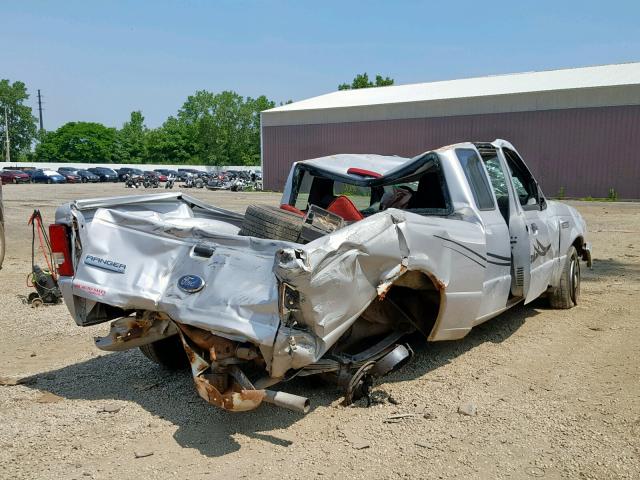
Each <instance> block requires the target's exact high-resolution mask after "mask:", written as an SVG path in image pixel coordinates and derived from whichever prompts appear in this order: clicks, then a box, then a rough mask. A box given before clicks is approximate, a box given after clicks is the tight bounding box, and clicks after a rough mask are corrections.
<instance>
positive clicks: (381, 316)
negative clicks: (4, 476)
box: [362, 270, 442, 338]
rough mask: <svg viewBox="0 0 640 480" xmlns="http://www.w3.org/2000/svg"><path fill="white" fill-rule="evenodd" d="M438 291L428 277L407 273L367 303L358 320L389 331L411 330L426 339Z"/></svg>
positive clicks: (436, 309)
mask: <svg viewBox="0 0 640 480" xmlns="http://www.w3.org/2000/svg"><path fill="white" fill-rule="evenodd" d="M441 290H442V288H441V287H439V283H438V282H437V281H436V280H434V279H433V277H432V276H431V275H429V274H427V273H425V272H422V271H420V270H409V271H407V272H405V273H404V274H403V275H402V276H400V277H399V278H398V279H396V281H395V282H393V284H392V285H391V286H390V287H389V288H388V289H387V290H386V291H385V292H384V293H383V294H382V295H379V296H378V297H377V298H376V299H375V300H374V301H373V302H371V304H369V307H367V309H366V310H365V311H364V312H363V313H362V319H363V320H365V321H367V322H368V323H373V324H386V325H387V326H388V327H390V328H391V329H401V328H405V327H413V328H414V329H416V330H418V331H419V332H420V333H422V334H423V335H424V336H425V337H427V338H428V337H429V335H430V334H431V331H432V330H433V327H434V326H435V324H436V321H437V319H438V315H439V313H440V306H441V304H442V299H441V293H442V291H441ZM403 324H405V325H403ZM406 324H409V325H406Z"/></svg>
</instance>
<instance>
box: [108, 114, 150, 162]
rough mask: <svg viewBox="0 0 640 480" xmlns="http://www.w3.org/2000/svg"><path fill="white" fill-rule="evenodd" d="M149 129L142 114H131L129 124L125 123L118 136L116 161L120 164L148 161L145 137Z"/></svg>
mask: <svg viewBox="0 0 640 480" xmlns="http://www.w3.org/2000/svg"><path fill="white" fill-rule="evenodd" d="M146 133H147V127H145V125H144V117H143V116H142V112H140V111H135V112H131V117H130V120H129V121H128V122H125V123H124V125H123V126H122V128H121V129H120V130H118V135H117V141H118V145H117V150H116V152H117V153H116V156H117V158H115V159H114V160H115V161H117V162H119V163H143V162H145V160H146V159H147V156H146V144H145V135H146Z"/></svg>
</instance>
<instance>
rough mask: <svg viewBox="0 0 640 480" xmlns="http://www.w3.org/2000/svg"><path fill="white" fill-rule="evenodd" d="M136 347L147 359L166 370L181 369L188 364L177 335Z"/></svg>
mask: <svg viewBox="0 0 640 480" xmlns="http://www.w3.org/2000/svg"><path fill="white" fill-rule="evenodd" d="M138 348H139V349H140V351H141V352H142V353H143V354H144V356H145V357H147V358H148V359H149V360H151V361H152V362H154V363H157V364H158V365H160V366H161V367H163V368H166V369H168V370H183V369H185V368H187V367H188V366H189V360H188V359H187V354H186V353H185V351H184V347H183V346H182V342H181V341H180V337H179V336H178V335H173V336H171V337H168V338H163V339H162V340H158V341H157V342H153V343H148V344H147V345H142V346H141V347H138Z"/></svg>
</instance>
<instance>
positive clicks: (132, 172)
mask: <svg viewBox="0 0 640 480" xmlns="http://www.w3.org/2000/svg"><path fill="white" fill-rule="evenodd" d="M125 176H127V177H133V178H142V177H143V176H144V172H143V171H142V170H140V169H139V168H129V167H122V168H121V169H119V170H118V180H120V181H121V182H124V181H125V180H126V178H125Z"/></svg>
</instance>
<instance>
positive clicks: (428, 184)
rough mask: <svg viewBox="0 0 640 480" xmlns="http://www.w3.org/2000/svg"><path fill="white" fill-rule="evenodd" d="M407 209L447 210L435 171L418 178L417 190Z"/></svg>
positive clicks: (438, 177)
mask: <svg viewBox="0 0 640 480" xmlns="http://www.w3.org/2000/svg"><path fill="white" fill-rule="evenodd" d="M407 208H409V209H411V208H447V202H446V201H445V199H444V194H443V193H442V185H441V184H440V175H439V174H438V172H437V171H431V172H427V173H425V174H424V175H422V177H420V181H419V182H418V189H417V190H416V193H414V194H413V196H412V197H411V200H409V204H408V205H407Z"/></svg>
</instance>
